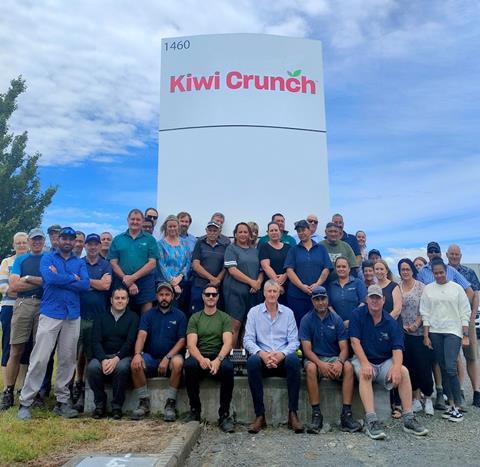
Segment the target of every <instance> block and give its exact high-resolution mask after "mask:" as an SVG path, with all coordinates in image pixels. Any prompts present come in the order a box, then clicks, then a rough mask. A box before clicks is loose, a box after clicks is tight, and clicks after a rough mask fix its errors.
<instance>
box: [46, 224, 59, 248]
mask: <svg viewBox="0 0 480 467" xmlns="http://www.w3.org/2000/svg"><path fill="white" fill-rule="evenodd" d="M60 230H62V226H61V225H59V224H53V225H51V226H50V227H49V228H48V229H47V234H48V239H49V240H50V251H55V250H56V249H57V246H58V234H59V233H60Z"/></svg>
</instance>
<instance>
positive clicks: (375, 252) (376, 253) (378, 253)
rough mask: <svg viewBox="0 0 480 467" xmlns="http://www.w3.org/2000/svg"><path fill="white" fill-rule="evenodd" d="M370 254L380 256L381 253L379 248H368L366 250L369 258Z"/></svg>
mask: <svg viewBox="0 0 480 467" xmlns="http://www.w3.org/2000/svg"><path fill="white" fill-rule="evenodd" d="M372 255H377V256H380V258H381V257H382V255H381V254H380V251H379V250H376V249H375V248H374V249H373V250H370V251H369V252H368V257H369V258H370V256H372Z"/></svg>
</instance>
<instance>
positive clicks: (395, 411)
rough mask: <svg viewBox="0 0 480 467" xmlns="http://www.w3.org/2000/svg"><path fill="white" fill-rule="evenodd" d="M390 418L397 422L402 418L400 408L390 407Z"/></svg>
mask: <svg viewBox="0 0 480 467" xmlns="http://www.w3.org/2000/svg"><path fill="white" fill-rule="evenodd" d="M392 418H394V419H395V420H398V419H399V418H402V408H401V407H392Z"/></svg>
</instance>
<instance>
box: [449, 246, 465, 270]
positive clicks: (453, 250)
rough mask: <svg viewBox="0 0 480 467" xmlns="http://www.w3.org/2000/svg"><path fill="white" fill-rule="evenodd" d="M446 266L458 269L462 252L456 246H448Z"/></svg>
mask: <svg viewBox="0 0 480 467" xmlns="http://www.w3.org/2000/svg"><path fill="white" fill-rule="evenodd" d="M447 258H448V264H449V265H450V266H453V267H454V268H458V266H459V265H460V261H461V260H462V251H461V250H460V247H459V246H458V245H455V244H453V245H450V246H449V247H448V250H447Z"/></svg>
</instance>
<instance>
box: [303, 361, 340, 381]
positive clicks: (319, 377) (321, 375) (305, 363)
mask: <svg viewBox="0 0 480 467" xmlns="http://www.w3.org/2000/svg"><path fill="white" fill-rule="evenodd" d="M318 359H319V360H320V361H322V362H325V363H335V362H336V361H337V360H338V357H318ZM309 363H313V362H311V361H310V360H309V359H308V358H306V359H305V361H304V363H303V367H304V368H305V370H306V369H307V365H308V364H309ZM317 370H318V369H317ZM322 378H325V379H329V378H328V376H325V375H324V374H322V373H320V371H318V379H322ZM340 379H341V376H340Z"/></svg>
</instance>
